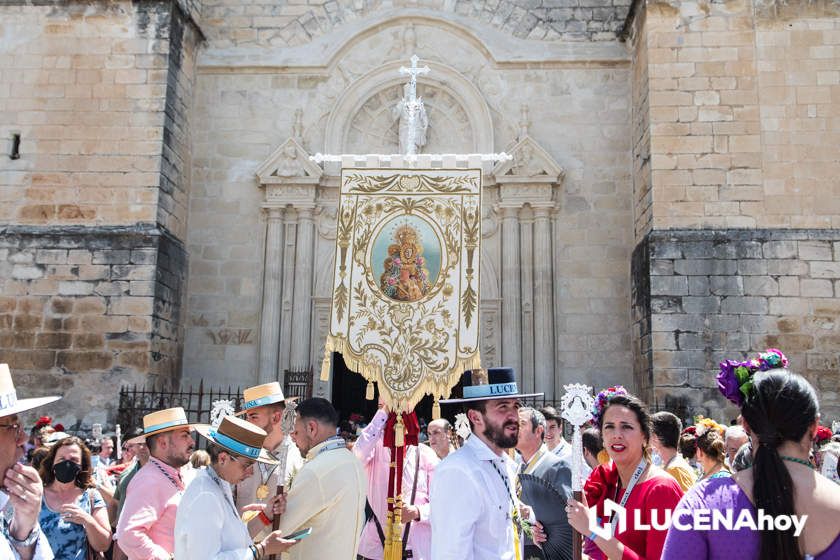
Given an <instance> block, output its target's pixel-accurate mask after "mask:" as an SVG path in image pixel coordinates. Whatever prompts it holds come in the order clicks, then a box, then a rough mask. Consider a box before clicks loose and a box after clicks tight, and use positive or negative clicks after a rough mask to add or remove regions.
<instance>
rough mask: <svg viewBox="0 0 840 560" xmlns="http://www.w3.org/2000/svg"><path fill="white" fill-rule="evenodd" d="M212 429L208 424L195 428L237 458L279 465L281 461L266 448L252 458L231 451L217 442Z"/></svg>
mask: <svg viewBox="0 0 840 560" xmlns="http://www.w3.org/2000/svg"><path fill="white" fill-rule="evenodd" d="M212 429H213V426H209V425H207V424H201V425H199V426H196V427H195V431H196V432H198V433H199V434H201V435H202V436H203V437H205V438H206V439H208V440H210V441H212V442H213V443H215V444H216V445H218V446H219V447H221V448H222V449H224V450H225V451H227V452H228V453H231V454H233V455H236V456H237V457H242V458H244V459H252V460H254V461H256V462H258V463H265V464H266V465H277V464H279V463H280V461H278V460H277V459H275V458H274V457H272V456H271V454H270V453H269V452H268V451H267V450H266V449H265V448H261V449H260V455H259V457H250V456H248V455H243V454H242V453H240V452H238V451H236V450H234V449H231V448H230V447H228V446H227V445H225V444H223V443H219V442H218V441H217V440H216V438H214V437H213V436H211V435H210V430H212Z"/></svg>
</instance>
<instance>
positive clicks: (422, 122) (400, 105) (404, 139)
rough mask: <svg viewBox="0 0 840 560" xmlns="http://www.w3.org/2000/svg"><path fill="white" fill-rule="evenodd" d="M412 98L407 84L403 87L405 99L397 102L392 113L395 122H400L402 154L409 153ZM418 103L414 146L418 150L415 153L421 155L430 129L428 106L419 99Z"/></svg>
mask: <svg viewBox="0 0 840 560" xmlns="http://www.w3.org/2000/svg"><path fill="white" fill-rule="evenodd" d="M410 96H411V91H410V85H409V84H405V85H404V86H403V97H402V99H400V100H399V102H397V104H396V105H395V106H394V109H393V111H392V114H393V116H394V120H397V119H399V121H400V124H399V134H400V153H401V154H407V153H409V151H408V150H407V147H408V142H409V139H408V137H409V121H410V120H411V117H410V115H409V99H410ZM417 101H418V103H419V106H418V108H417V113H416V114H415V117H414V119H415V120H414V127H415V129H414V145H415V146H416V147H417V150H416V152H414V153H420V151H421V148H422V147H423V146H425V145H426V130H427V129H428V128H429V116H428V115H427V114H426V106H425V105H424V104H423V101H422V100H420V99H419V98H418V100H417Z"/></svg>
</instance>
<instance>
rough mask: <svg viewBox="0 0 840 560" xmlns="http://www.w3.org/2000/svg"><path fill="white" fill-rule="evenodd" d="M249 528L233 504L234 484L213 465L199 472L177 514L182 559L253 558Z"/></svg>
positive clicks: (178, 552)
mask: <svg viewBox="0 0 840 560" xmlns="http://www.w3.org/2000/svg"><path fill="white" fill-rule="evenodd" d="M251 544H252V541H251V536H250V535H249V534H248V528H247V527H246V526H245V524H244V523H243V522H242V520H241V519H239V515H238V514H237V512H236V508H235V506H234V505H233V494H232V493H231V489H230V485H229V484H228V483H227V482H225V481H224V480H222V479H221V478H219V475H218V474H216V472H215V471H214V470H213V468H212V467H207V468H206V469H201V470H198V471H197V472H196V475H195V478H194V479H193V481H192V482H191V483H190V485H189V486H187V490H186V491H185V492H184V495H183V497H182V498H181V503H180V505H179V506H178V513H177V515H176V516H175V558H177V559H178V560H211V559H212V560H253V558H254V555H253V553H252V552H251V551H250V549H249V548H248V547H249V546H250V545H251Z"/></svg>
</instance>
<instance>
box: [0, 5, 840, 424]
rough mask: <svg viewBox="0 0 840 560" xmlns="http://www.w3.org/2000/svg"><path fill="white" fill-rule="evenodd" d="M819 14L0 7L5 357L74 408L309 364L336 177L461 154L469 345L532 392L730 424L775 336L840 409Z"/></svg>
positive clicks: (80, 416) (324, 309) (830, 158)
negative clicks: (471, 167)
mask: <svg viewBox="0 0 840 560" xmlns="http://www.w3.org/2000/svg"><path fill="white" fill-rule="evenodd" d="M838 16H840V9H838V7H837V4H836V3H833V2H830V1H822V2H807V1H805V0H802V1H800V0H789V1H787V2H776V1H775V0H728V1H725V2H724V1H712V0H695V1H689V0H669V1H660V0H647V1H645V0H639V1H636V2H632V3H631V2H630V0H613V1H610V0H536V1H530V0H527V1H526V0H501V1H496V2H464V1H461V0H366V1H365V0H348V1H344V0H341V1H335V0H331V1H328V2H324V0H308V1H307V0H296V1H295V2H276V1H267V0H265V1H253V0H248V1H245V0H203V1H199V0H135V1H133V2H129V1H116V2H95V1H74V0H62V1H58V0H56V1H46V0H45V1H39V2H14V1H6V2H4V3H3V5H2V6H0V52H2V53H3V56H2V57H0V137H3V138H5V139H7V143H8V149H7V153H6V154H3V155H2V156H0V161H2V163H0V199H2V205H0V360H2V361H8V362H9V364H10V366H11V367H12V369H13V371H14V372H16V382H17V383H18V385H19V388H20V390H21V392H25V393H26V394H27V395H34V394H41V393H45V394H46V393H50V392H55V391H56V390H60V391H62V392H63V393H64V394H65V395H66V397H65V399H64V400H63V401H61V403H62V404H61V405H60V407H62V408H60V414H58V416H59V418H61V419H62V420H64V421H65V424H66V425H73V424H74V423H77V424H82V425H89V424H90V423H91V422H97V421H106V422H107V421H111V422H112V421H113V419H114V416H115V410H116V406H117V402H116V395H117V391H118V388H119V387H120V386H121V385H124V384H130V383H139V384H143V383H149V384H151V383H155V384H158V385H167V386H177V385H178V384H181V383H183V384H189V383H194V384H197V383H198V382H199V381H200V380H204V382H205V384H208V385H214V386H218V385H224V386H227V385H232V386H247V385H249V384H255V383H258V382H265V381H269V380H275V379H279V380H281V381H283V380H284V378H285V377H286V376H287V375H290V374H291V373H299V372H315V373H314V380H313V394H315V395H320V396H325V397H328V398H329V397H331V396H332V395H333V386H332V385H331V382H327V383H322V382H320V381H318V375H317V371H318V369H319V367H320V360H321V357H322V356H323V344H324V337H325V330H326V324H327V320H328V317H329V310H330V299H329V294H330V289H331V286H330V282H331V278H332V268H333V253H334V247H335V221H336V206H337V202H338V195H337V193H338V181H339V173H338V169H337V167H335V166H333V165H330V164H324V165H316V164H315V163H313V162H312V161H310V160H309V156H310V155H313V154H315V153H319V152H320V153H332V154H339V153H358V154H366V153H394V152H396V151H397V147H398V127H399V122H398V119H399V115H398V114H397V113H396V112H395V107H396V105H397V103H398V100H399V98H400V97H401V95H402V83H403V82H404V81H405V80H404V78H401V77H400V75H399V73H398V71H397V70H398V68H399V67H400V66H401V65H405V64H406V63H407V60H408V58H409V56H411V54H414V53H416V54H417V55H418V56H419V57H420V58H421V64H427V65H428V66H429V67H430V69H431V72H430V73H429V74H427V75H425V76H422V77H421V78H420V79H419V83H418V94H419V95H422V97H423V99H424V102H425V104H426V108H427V112H428V116H429V127H428V130H427V135H426V136H427V138H426V144H425V145H424V146H423V149H422V151H423V152H425V153H477V152H499V151H503V150H504V151H507V152H508V153H510V154H512V155H513V161H511V162H505V163H503V164H499V165H497V166H495V167H493V166H488V167H486V168H485V169H484V179H483V182H484V190H483V221H482V235H483V240H482V255H481V258H482V261H481V266H482V270H481V302H480V306H481V325H482V327H481V350H482V357H483V360H484V362H485V363H487V364H505V365H511V366H514V367H515V368H516V369H517V371H518V372H519V375H520V378H521V382H522V384H523V386H524V387H525V388H526V389H527V390H531V389H537V390H539V391H545V392H546V395H547V398H549V399H555V398H559V396H560V395H561V394H562V385H563V384H565V383H570V382H586V383H589V384H592V385H594V386H596V387H603V386H606V385H610V384H615V383H622V384H624V385H627V386H629V387H632V388H633V389H634V390H635V391H636V392H638V393H639V394H641V395H642V396H643V397H644V398H645V399H646V400H647V401H648V402H650V403H651V404H654V405H655V406H657V407H660V408H661V407H669V408H672V409H678V410H681V411H683V412H684V413H688V414H697V413H701V414H703V413H705V414H709V413H712V414H731V413H732V412H733V411H732V410H731V409H725V408H724V406H725V405H724V402H723V400H722V399H721V398H720V397H719V395H717V391H716V389H715V382H714V373H715V371H716V369H717V362H718V361H720V360H721V359H724V358H725V357H740V356H743V355H744V354H745V353H747V352H755V351H759V350H763V349H764V348H765V347H774V346H775V347H779V348H782V349H783V350H784V351H785V352H786V353H787V354H788V356H789V357H790V358H791V360H792V362H793V364H794V368H793V369H795V370H796V371H799V372H801V373H803V374H804V375H806V376H807V377H808V378H809V379H810V380H811V382H812V383H813V384H814V385H815V387H816V388H817V389H818V391H819V392H820V396H821V399H822V404H823V413H824V416H828V417H834V418H836V417H837V416H838V413H840V395H838V392H837V384H838V380H840V375H838V373H837V372H838V365H840V364H838V360H840V320H838V319H840V299H839V298H838V296H840V230H838V228H840V202H838V201H840V196H838V195H840V192H838V188H840V187H838V181H837V177H838V176H840V173H838V172H840V163H839V162H838V156H837V148H836V147H837V145H840V70H838V68H840V18H838Z"/></svg>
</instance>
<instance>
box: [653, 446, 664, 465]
mask: <svg viewBox="0 0 840 560" xmlns="http://www.w3.org/2000/svg"><path fill="white" fill-rule="evenodd" d="M650 460H651V461H653V464H654V465H656V466H657V467H661V466H662V457H661V456H660V455H659V453H657V452H656V451H655V450H653V449H651V451H650Z"/></svg>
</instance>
